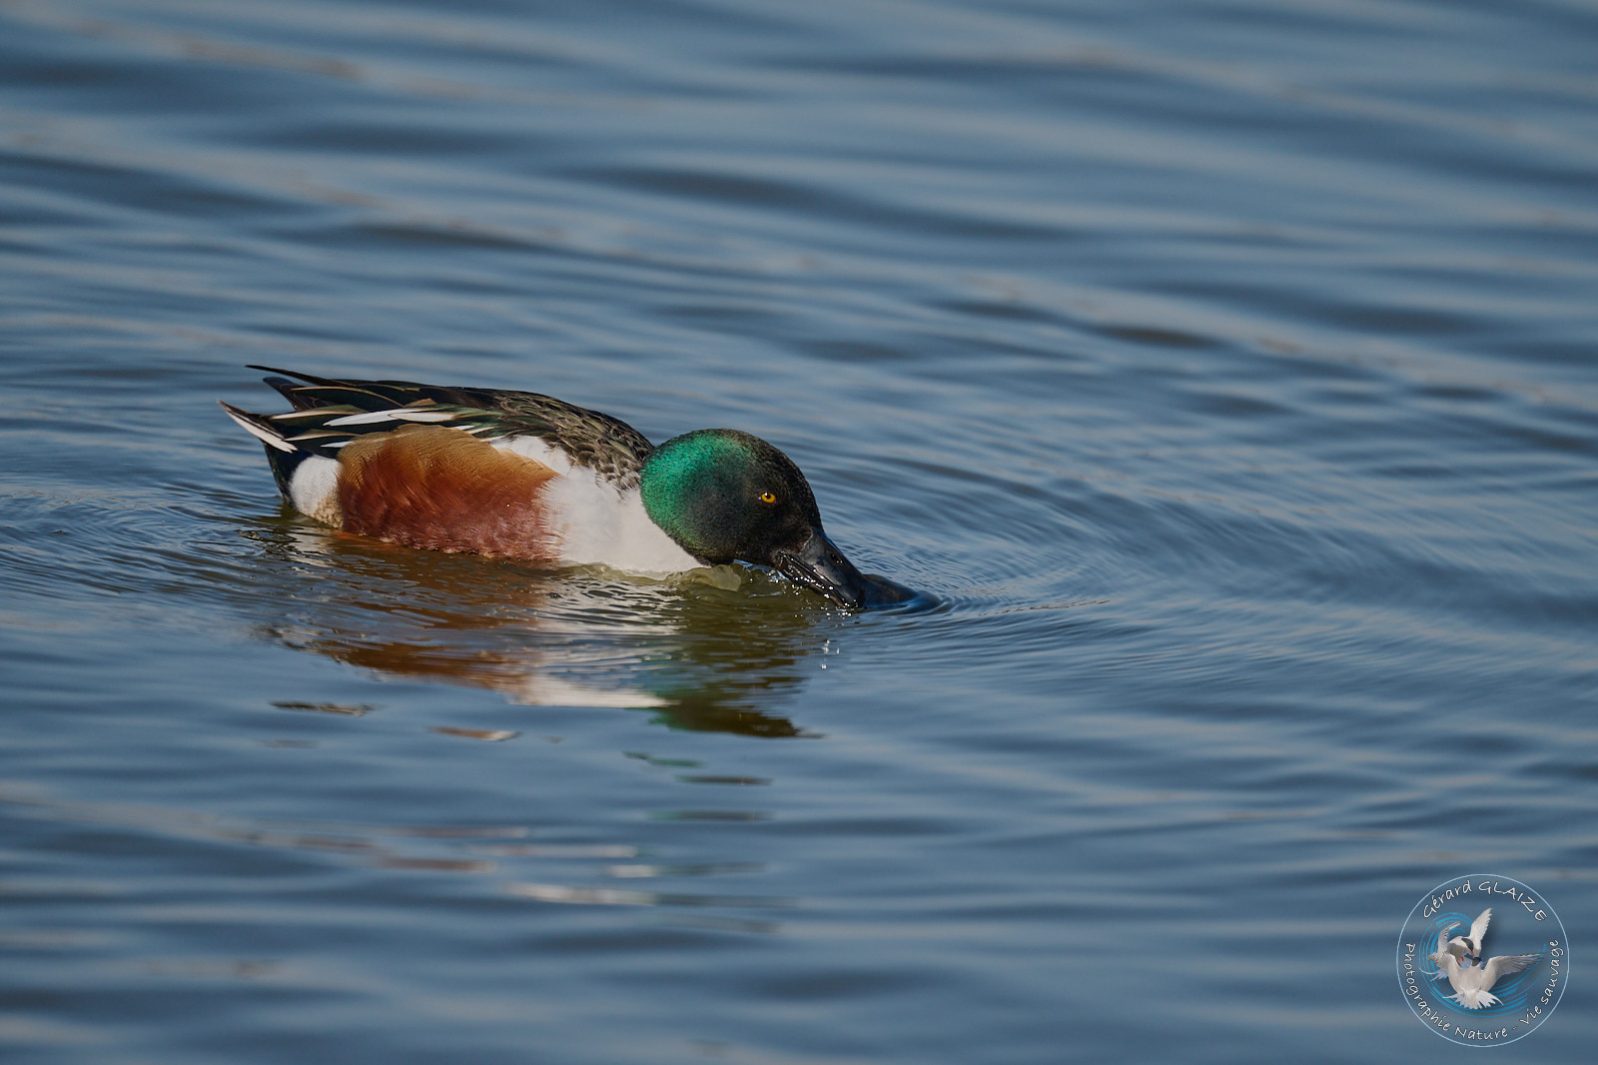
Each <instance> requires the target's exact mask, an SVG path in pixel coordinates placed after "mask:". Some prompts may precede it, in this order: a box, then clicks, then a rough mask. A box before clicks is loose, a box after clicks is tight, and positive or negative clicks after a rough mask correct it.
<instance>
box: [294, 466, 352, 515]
mask: <svg viewBox="0 0 1598 1065" xmlns="http://www.w3.org/2000/svg"><path fill="white" fill-rule="evenodd" d="M340 472H341V467H340V466H339V464H338V460H337V459H328V458H323V457H322V456H320V455H313V456H311V457H310V458H308V459H306V460H305V461H304V462H302V463H300V464H299V467H298V468H297V469H295V471H294V476H292V477H290V478H289V499H291V500H292V501H293V503H294V509H295V510H297V511H299V512H300V513H301V514H304V515H306V516H307V517H312V518H315V519H317V520H318V521H325V522H327V523H328V524H329V525H338V524H339V523H340V521H341V520H342V516H341V515H340V513H339V505H338V475H339V473H340Z"/></svg>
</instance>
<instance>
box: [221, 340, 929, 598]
mask: <svg viewBox="0 0 1598 1065" xmlns="http://www.w3.org/2000/svg"><path fill="white" fill-rule="evenodd" d="M249 368H250V369H252V370H260V371H262V372H264V373H267V374H269V375H270V376H268V377H266V378H264V381H265V383H266V384H267V385H269V386H271V387H272V388H273V389H275V390H276V391H277V392H278V394H279V395H281V396H282V397H283V398H284V399H285V400H287V401H288V403H289V406H290V408H291V409H290V410H287V411H283V412H280V413H275V414H259V413H254V412H251V411H247V410H243V409H241V408H239V407H237V406H234V405H233V404H230V403H226V402H223V403H222V409H223V410H224V411H225V412H226V413H227V415H228V417H230V418H231V419H233V421H234V422H236V423H237V424H238V425H239V427H240V428H242V429H243V430H244V431H245V432H247V433H249V434H250V435H251V436H253V437H255V438H256V439H257V440H259V441H260V442H261V443H262V445H263V446H264V447H265V449H266V457H267V461H268V463H269V465H270V466H271V470H272V474H273V477H274V478H275V480H276V482H277V486H278V489H279V491H280V492H281V494H282V496H283V498H284V499H285V500H286V501H287V502H288V503H289V504H290V505H292V506H293V508H294V509H295V510H297V511H298V512H299V513H301V514H304V515H306V516H307V517H309V518H312V519H314V520H316V521H319V522H322V523H324V524H326V525H329V526H332V527H334V528H336V529H341V530H343V531H345V532H348V533H353V534H357V535H361V536H368V537H374V538H376V539H379V540H384V541H387V542H390V543H394V544H401V545H404V546H407V547H412V548H419V549H427V550H435V551H447V552H456V553H469V554H477V555H483V556H487V557H492V558H509V559H516V560H521V561H525V562H532V563H537V564H541V565H550V566H592V565H599V566H607V567H610V568H612V569H616V570H620V571H623V572H628V573H635V574H640V575H648V576H665V575H669V574H674V573H682V572H686V571H688V570H692V569H696V568H699V567H701V566H708V565H720V564H725V563H734V562H743V563H748V564H750V565H754V566H759V567H764V568H767V569H769V570H772V571H775V572H776V573H779V574H781V575H782V576H783V577H785V578H787V579H788V580H789V581H791V582H793V583H794V584H796V585H798V586H800V587H802V588H805V589H808V590H810V591H812V592H815V593H818V594H819V595H821V596H823V597H824V598H825V599H827V600H829V601H830V602H832V603H834V604H836V605H837V606H840V607H843V608H846V609H850V610H858V609H862V608H868V607H874V606H880V605H885V604H891V603H896V602H902V601H904V600H907V599H909V598H911V597H912V596H913V595H914V593H912V592H911V591H910V590H909V589H907V588H904V587H902V586H900V585H897V584H895V583H894V582H892V581H890V580H888V579H886V578H883V577H876V576H871V575H867V574H863V573H861V572H860V570H859V569H857V568H856V567H855V565H854V564H853V563H852V562H850V561H849V559H848V557H847V556H846V555H845V554H844V553H843V551H841V550H840V549H839V548H838V546H837V545H836V544H834V543H833V541H832V539H831V538H830V537H829V536H828V535H827V533H826V531H825V529H824V528H823V527H822V523H821V512H820V509H819V507H818V506H817V504H816V499H815V494H814V493H813V492H812V491H811V488H810V484H809V482H808V481H807V480H806V479H805V476H804V474H803V473H802V472H800V470H799V467H798V465H797V464H795V463H794V461H793V460H792V459H790V458H789V457H788V456H787V455H785V454H784V453H783V452H782V451H780V450H779V449H778V448H777V447H775V446H774V445H772V444H770V443H768V442H767V441H765V440H762V439H761V438H760V437H757V436H754V435H753V434H750V433H747V432H743V431H741V430H737V429H697V430H694V431H692V432H688V433H683V434H682V435H680V436H675V437H672V438H671V439H669V440H666V441H665V442H664V443H662V444H659V445H658V446H657V445H654V444H651V443H650V442H649V440H648V438H647V437H645V436H644V435H643V434H642V433H640V432H639V431H638V430H636V429H634V428H633V427H632V426H630V425H628V424H627V423H626V422H624V421H622V420H620V419H619V418H615V417H612V416H610V415H608V414H603V413H601V412H599V411H596V410H589V409H587V408H585V407H580V406H577V405H576V404H573V403H567V402H565V401H563V400H559V399H555V398H553V397H551V396H546V395H541V394H539V393H536V392H520V391H512V390H505V389H490V388H471V387H447V386H437V385H426V384H418V383H416V382H413V381H397V380H360V379H353V378H334V377H319V376H316V375H313V374H307V373H299V372H296V371H291V370H282V369H277V368H274V367H270V366H258V365H251V366H250V367H249Z"/></svg>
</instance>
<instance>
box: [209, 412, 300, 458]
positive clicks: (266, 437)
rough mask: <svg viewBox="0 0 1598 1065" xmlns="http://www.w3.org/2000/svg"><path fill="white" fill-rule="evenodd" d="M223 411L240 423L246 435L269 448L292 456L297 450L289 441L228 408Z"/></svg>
mask: <svg viewBox="0 0 1598 1065" xmlns="http://www.w3.org/2000/svg"><path fill="white" fill-rule="evenodd" d="M222 410H223V412H224V413H225V414H226V415H227V416H228V417H229V418H232V419H233V420H234V421H235V422H237V423H238V425H239V428H240V429H243V430H244V431H245V432H246V433H249V434H250V435H251V436H253V437H255V439H257V440H259V441H260V442H261V443H263V444H265V445H266V446H267V447H275V448H277V449H278V450H279V451H287V452H288V453H289V454H291V455H292V454H293V453H294V451H295V450H296V449H295V447H294V445H293V444H291V443H289V442H288V441H287V440H284V439H283V438H282V437H281V436H278V435H277V434H276V433H274V432H272V431H271V430H269V429H263V428H261V427H260V426H259V425H256V424H255V423H254V422H252V421H249V420H247V419H245V418H241V417H239V416H238V415H237V414H234V413H233V412H232V411H230V410H228V409H227V408H226V407H223V408H222Z"/></svg>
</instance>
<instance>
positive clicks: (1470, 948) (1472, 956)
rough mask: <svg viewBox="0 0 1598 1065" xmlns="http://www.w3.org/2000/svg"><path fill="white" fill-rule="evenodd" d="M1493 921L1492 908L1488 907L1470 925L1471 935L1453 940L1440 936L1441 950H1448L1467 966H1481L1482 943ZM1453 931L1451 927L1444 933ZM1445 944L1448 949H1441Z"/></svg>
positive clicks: (1456, 937) (1438, 939)
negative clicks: (1473, 964)
mask: <svg viewBox="0 0 1598 1065" xmlns="http://www.w3.org/2000/svg"><path fill="white" fill-rule="evenodd" d="M1492 919H1493V911H1492V907H1488V908H1487V909H1485V910H1483V911H1482V912H1481V914H1480V915H1479V916H1478V917H1477V918H1476V919H1475V920H1474V921H1472V922H1471V923H1470V935H1468V936H1455V937H1454V938H1453V939H1447V938H1445V937H1444V936H1442V935H1439V936H1438V937H1437V942H1438V944H1439V948H1440V949H1446V950H1447V951H1448V953H1450V954H1452V955H1453V956H1454V957H1455V958H1456V959H1458V960H1459V961H1460V962H1462V963H1464V964H1465V965H1470V964H1472V963H1476V964H1478V965H1479V964H1480V963H1481V942H1482V939H1483V938H1485V937H1486V935H1487V925H1488V924H1489V923H1490V922H1491V921H1492ZM1453 930H1454V926H1453V925H1449V926H1448V927H1447V928H1445V929H1444V930H1443V931H1444V932H1451V931H1453ZM1443 943H1447V944H1448V946H1447V947H1446V948H1444V947H1441V944H1443Z"/></svg>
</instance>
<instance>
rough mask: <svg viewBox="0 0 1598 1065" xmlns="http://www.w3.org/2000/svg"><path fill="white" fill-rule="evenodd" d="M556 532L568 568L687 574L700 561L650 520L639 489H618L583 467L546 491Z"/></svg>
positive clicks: (575, 468) (550, 485) (546, 498)
mask: <svg viewBox="0 0 1598 1065" xmlns="http://www.w3.org/2000/svg"><path fill="white" fill-rule="evenodd" d="M544 498H545V500H547V502H548V506H549V509H548V511H547V512H546V513H547V514H548V516H549V521H550V531H551V532H553V533H554V534H555V535H556V536H557V537H558V538H559V542H560V561H561V562H562V563H564V564H566V565H568V566H592V565H599V566H610V567H612V568H613V569H619V570H623V571H625V572H627V573H649V574H665V573H682V572H684V571H686V570H691V569H697V568H699V565H700V563H699V561H698V560H697V559H695V558H694V557H693V556H692V555H690V554H689V553H688V552H686V551H684V550H683V549H682V548H681V547H678V546H677V542H676V541H675V540H673V539H672V538H671V537H669V536H667V535H666V534H665V533H664V532H662V531H661V528H660V526H658V525H656V524H655V523H654V522H652V521H650V520H649V515H648V514H647V513H645V511H644V500H643V496H642V495H640V494H639V491H638V489H636V488H629V489H626V490H623V491H617V489H616V487H615V486H614V485H610V484H606V483H604V482H602V481H601V480H600V479H599V478H598V476H596V475H595V474H594V473H593V472H592V471H590V470H588V469H586V468H584V467H581V466H577V467H574V468H573V469H572V471H571V472H570V473H569V474H567V475H566V476H564V477H557V478H556V479H555V480H553V481H551V482H550V483H549V485H548V487H546V488H545V489H544Z"/></svg>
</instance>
